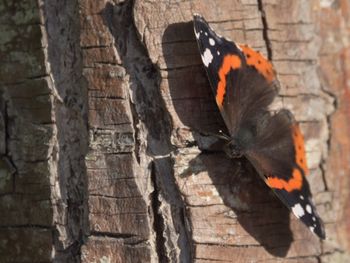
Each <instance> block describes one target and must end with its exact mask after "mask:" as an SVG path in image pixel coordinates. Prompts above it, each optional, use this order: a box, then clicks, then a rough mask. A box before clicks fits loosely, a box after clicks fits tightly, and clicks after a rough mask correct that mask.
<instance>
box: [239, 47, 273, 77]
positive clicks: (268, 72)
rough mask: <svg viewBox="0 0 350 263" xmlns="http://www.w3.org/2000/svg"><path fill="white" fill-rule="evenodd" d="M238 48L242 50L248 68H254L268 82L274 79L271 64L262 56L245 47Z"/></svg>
mask: <svg viewBox="0 0 350 263" xmlns="http://www.w3.org/2000/svg"><path fill="white" fill-rule="evenodd" d="M239 46H240V48H241V49H242V52H243V53H244V55H245V57H246V61H247V64H248V65H249V66H253V67H255V69H256V70H257V71H258V72H259V73H260V74H262V75H263V76H264V78H265V79H266V80H267V81H268V82H272V81H273V80H274V79H275V78H276V76H275V75H276V74H275V71H274V69H273V67H272V64H271V63H270V62H269V61H268V60H267V59H266V58H265V57H264V56H263V55H261V54H260V53H259V52H257V51H255V50H254V49H252V48H250V47H248V46H247V45H239Z"/></svg>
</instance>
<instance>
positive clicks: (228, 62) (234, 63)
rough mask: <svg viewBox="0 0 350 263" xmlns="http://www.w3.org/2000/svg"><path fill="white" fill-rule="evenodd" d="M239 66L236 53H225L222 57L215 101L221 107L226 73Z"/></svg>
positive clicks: (239, 60) (224, 91)
mask: <svg viewBox="0 0 350 263" xmlns="http://www.w3.org/2000/svg"><path fill="white" fill-rule="evenodd" d="M240 67H241V59H240V58H239V57H238V56H236V55H226V56H225V57H224V59H223V62H222V65H221V68H220V70H219V79H220V80H219V83H218V86H217V89H216V103H217V105H218V106H219V108H220V109H221V108H222V103H223V102H224V96H225V93H226V75H227V74H228V73H229V71H230V70H231V69H238V68H240Z"/></svg>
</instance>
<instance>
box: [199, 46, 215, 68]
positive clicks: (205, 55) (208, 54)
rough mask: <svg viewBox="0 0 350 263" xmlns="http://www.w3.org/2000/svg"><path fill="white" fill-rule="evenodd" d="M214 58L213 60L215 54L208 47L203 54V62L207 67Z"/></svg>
mask: <svg viewBox="0 0 350 263" xmlns="http://www.w3.org/2000/svg"><path fill="white" fill-rule="evenodd" d="M212 60H213V55H212V54H211V51H210V50H209V49H208V48H207V49H206V50H205V51H204V53H203V55H202V61H203V64H204V65H205V66H206V67H208V66H209V64H210V63H211V62H212Z"/></svg>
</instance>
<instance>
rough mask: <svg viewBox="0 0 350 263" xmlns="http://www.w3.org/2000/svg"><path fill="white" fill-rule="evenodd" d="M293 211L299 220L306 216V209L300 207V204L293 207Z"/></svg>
mask: <svg viewBox="0 0 350 263" xmlns="http://www.w3.org/2000/svg"><path fill="white" fill-rule="evenodd" d="M292 211H293V213H294V215H295V216H296V217H297V218H300V217H302V216H303V215H305V211H304V208H303V207H302V206H301V205H300V204H296V205H294V206H293V207H292Z"/></svg>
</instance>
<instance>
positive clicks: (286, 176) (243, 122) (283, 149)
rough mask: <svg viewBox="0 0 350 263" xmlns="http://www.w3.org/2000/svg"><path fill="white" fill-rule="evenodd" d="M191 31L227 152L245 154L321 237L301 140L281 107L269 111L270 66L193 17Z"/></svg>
mask: <svg viewBox="0 0 350 263" xmlns="http://www.w3.org/2000/svg"><path fill="white" fill-rule="evenodd" d="M194 32H195V36H196V39H197V43H198V46H199V51H200V54H201V57H202V61H203V64H204V67H205V70H206V72H207V75H208V78H209V82H210V85H211V87H212V90H213V92H214V94H215V99H216V104H217V105H218V107H219V109H220V112H221V115H222V117H223V119H224V122H225V124H226V126H227V128H228V131H229V133H230V136H227V137H225V136H222V137H225V138H226V140H227V144H226V149H225V151H226V153H227V154H228V155H229V156H230V157H232V158H237V157H241V156H244V157H245V158H247V159H248V160H249V161H250V163H251V164H252V165H253V166H254V167H255V169H256V171H257V172H258V173H259V175H260V176H261V177H262V178H263V180H264V181H265V182H266V184H267V185H268V186H269V187H270V188H272V190H273V191H274V192H275V194H276V195H277V196H278V197H279V198H280V199H281V200H282V202H283V203H284V204H285V205H286V206H287V207H288V208H290V209H291V210H292V212H293V213H294V215H295V216H296V217H297V218H299V219H300V220H301V221H302V222H303V223H304V224H305V225H306V226H307V227H308V228H309V229H310V230H311V231H312V232H314V233H315V234H316V235H318V236H319V237H320V238H322V239H324V238H325V231H324V227H323V223H322V220H321V218H320V217H319V216H318V214H317V212H316V208H315V206H314V204H313V202H312V200H311V198H312V195H311V192H310V187H309V184H308V182H307V180H306V178H305V176H306V175H307V174H308V168H307V163H306V157H305V149H304V139H303V135H302V134H301V131H300V129H299V126H298V124H297V123H296V121H295V119H294V117H293V115H292V113H291V112H289V111H288V110H286V109H282V110H280V111H278V112H276V113H271V112H270V111H269V110H268V107H269V105H270V104H271V103H272V101H273V100H274V98H275V96H276V95H277V93H278V81H277V79H276V74H275V71H274V69H273V67H272V64H271V63H270V62H269V61H267V60H266V59H265V58H264V57H263V56H262V55H261V54H260V53H258V52H256V51H254V50H253V49H251V48H250V47H248V46H247V45H238V44H236V43H234V42H231V41H228V40H226V39H225V38H223V37H221V36H218V35H217V34H216V33H215V32H214V31H213V30H212V29H211V28H210V27H209V25H208V23H207V22H206V21H205V20H204V19H203V18H202V17H201V16H198V15H195V16H194Z"/></svg>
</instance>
